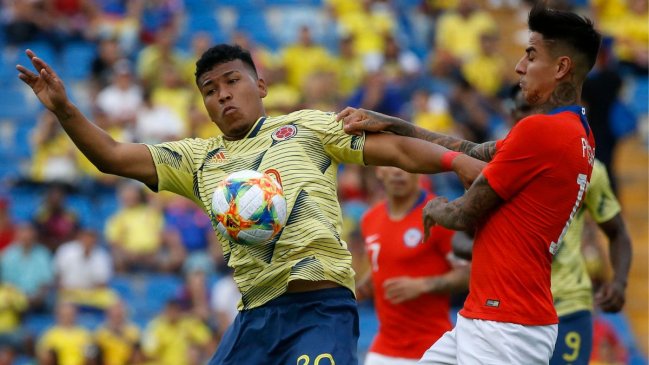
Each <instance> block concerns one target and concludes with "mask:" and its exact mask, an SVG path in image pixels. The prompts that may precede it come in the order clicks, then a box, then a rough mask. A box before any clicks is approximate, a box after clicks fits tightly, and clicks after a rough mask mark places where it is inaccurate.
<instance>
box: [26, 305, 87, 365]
mask: <svg viewBox="0 0 649 365" xmlns="http://www.w3.org/2000/svg"><path fill="white" fill-rule="evenodd" d="M91 346H92V335H91V334H90V332H88V330H86V329H85V328H83V327H81V326H80V325H78V324H77V308H76V307H75V306H74V305H73V304H71V303H66V302H59V304H58V305H57V307H56V324H55V325H54V326H52V327H51V328H49V329H48V330H47V331H45V333H43V335H42V336H41V338H40V340H39V342H38V345H37V349H36V351H37V356H38V359H39V364H43V365H54V364H57V365H84V364H85V361H86V360H87V355H86V353H87V351H88V349H89V348H91Z"/></svg>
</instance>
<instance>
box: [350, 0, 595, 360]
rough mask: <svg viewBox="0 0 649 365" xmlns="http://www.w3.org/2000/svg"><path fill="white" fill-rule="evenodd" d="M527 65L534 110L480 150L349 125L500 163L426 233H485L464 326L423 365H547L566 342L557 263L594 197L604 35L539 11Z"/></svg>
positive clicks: (439, 202)
mask: <svg viewBox="0 0 649 365" xmlns="http://www.w3.org/2000/svg"><path fill="white" fill-rule="evenodd" d="M528 26H529V29H530V35H529V40H528V47H527V49H526V52H525V53H526V54H525V56H523V57H522V58H521V60H520V61H519V62H518V64H517V65H516V72H517V73H518V74H519V75H520V85H521V88H522V90H523V95H524V97H525V100H526V101H527V102H528V104H530V106H531V107H532V108H533V113H535V114H537V115H533V116H530V117H528V118H525V119H523V120H522V121H520V122H519V123H518V124H516V126H514V128H512V130H511V131H510V133H509V135H508V136H507V137H506V138H505V139H503V140H501V141H498V142H489V143H485V144H481V145H476V144H474V143H471V142H468V141H463V140H459V139H456V138H452V137H449V136H444V135H440V134H437V133H430V132H426V131H422V130H421V129H418V128H416V127H414V126H412V125H408V124H407V123H406V122H403V121H398V120H395V119H394V118H389V117H386V116H381V115H377V114H375V113H372V112H367V111H364V110H351V109H350V110H345V111H343V112H341V113H340V114H339V119H342V120H343V121H344V122H345V124H346V128H345V130H346V131H347V132H348V133H356V132H358V131H359V130H368V131H379V130H389V131H392V132H395V133H397V134H403V135H410V136H415V137H419V138H423V139H426V140H429V141H433V142H436V143H439V144H441V145H444V146H446V147H447V148H451V149H454V150H456V151H462V152H465V153H467V154H470V155H472V156H474V157H478V158H480V159H483V160H485V161H490V163H489V164H488V165H487V167H486V168H485V169H484V170H483V173H482V174H481V175H480V176H479V177H478V179H477V180H476V181H475V182H474V183H473V185H472V186H471V188H470V189H469V190H468V191H467V193H466V194H465V195H464V196H462V197H461V198H459V199H456V200H454V201H452V202H448V201H447V200H446V199H444V198H441V197H440V198H436V199H433V200H432V201H431V202H430V203H429V204H428V205H427V206H426V208H425V209H424V213H425V223H427V225H428V224H439V225H441V226H444V227H447V228H452V229H456V230H475V232H476V236H475V245H474V248H473V261H472V269H471V279H470V284H469V296H468V298H467V300H466V302H465V305H464V308H463V309H462V311H460V313H459V314H460V315H459V316H458V322H457V325H456V327H455V328H454V329H453V331H451V332H447V333H446V334H445V335H444V336H443V337H442V338H441V339H440V340H439V341H437V342H436V343H435V344H434V345H433V346H432V347H431V348H430V349H429V350H428V351H427V352H426V353H425V354H424V356H423V357H422V360H421V361H420V363H421V364H472V365H473V364H485V363H489V364H493V363H496V364H530V365H531V364H547V363H548V362H549V360H550V357H551V356H552V352H553V350H554V345H555V340H556V337H557V322H558V320H557V315H556V312H555V310H554V306H553V302H552V293H551V291H550V267H551V263H552V256H553V255H554V254H555V253H556V252H557V250H558V242H560V241H561V237H562V236H563V234H564V233H565V231H566V228H567V226H568V224H569V223H570V220H571V218H572V217H573V216H574V214H575V213H576V211H577V209H578V208H579V206H580V204H581V200H582V198H583V196H584V191H585V189H586V186H587V184H588V180H589V178H590V174H591V171H592V166H593V162H594V157H595V156H594V148H595V145H594V139H593V135H592V132H591V130H590V127H589V126H588V123H587V122H586V118H585V110H584V109H583V108H582V107H580V106H579V103H580V95H581V88H582V85H583V81H584V79H585V77H586V75H587V73H588V72H589V71H590V69H591V68H592V67H593V65H594V63H595V59H596V56H597V51H598V49H599V45H600V40H601V36H600V35H599V33H597V31H595V30H594V28H593V23H592V22H591V21H590V20H588V19H586V18H582V17H580V16H578V15H576V14H574V13H570V12H564V11H556V10H551V9H546V8H545V5H544V4H543V3H542V2H539V3H537V5H536V6H535V7H534V8H533V9H532V10H531V11H530V14H529V19H528Z"/></svg>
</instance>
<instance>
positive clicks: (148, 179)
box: [16, 50, 158, 186]
mask: <svg viewBox="0 0 649 365" xmlns="http://www.w3.org/2000/svg"><path fill="white" fill-rule="evenodd" d="M26 53H27V56H28V57H29V59H30V61H31V63H32V65H33V66H34V68H35V69H36V71H37V73H34V72H32V71H30V70H28V69H27V68H26V67H24V66H21V65H18V66H17V67H16V69H17V70H18V71H19V72H20V74H19V75H18V77H19V78H20V79H21V80H22V81H23V82H24V83H25V84H27V85H29V87H31V88H32V90H33V91H34V94H35V95H36V96H37V97H38V99H39V100H40V102H41V103H42V104H43V105H44V106H45V107H46V108H47V109H49V110H51V111H52V112H53V113H54V115H56V117H57V118H58V120H59V122H60V123H61V126H62V127H63V129H64V130H65V132H66V133H67V134H68V136H70V139H72V141H73V142H74V144H75V145H76V146H77V147H78V148H79V150H81V152H83V154H84V155H85V156H86V157H87V158H88V159H89V160H90V162H92V163H93V164H94V165H95V166H96V167H97V168H98V169H99V170H100V171H102V172H104V173H108V174H114V175H120V176H124V177H128V178H133V179H136V180H140V181H142V182H143V183H145V184H147V185H148V186H157V185H158V176H157V174H156V168H155V165H154V163H153V158H152V157H151V153H150V152H149V150H148V148H147V147H146V146H145V145H143V144H136V143H120V142H117V141H115V140H114V139H113V138H112V137H111V136H109V135H108V134H107V133H106V132H104V131H103V130H101V129H100V128H99V127H97V126H96V125H94V124H93V123H91V122H90V121H89V120H88V119H87V118H86V117H85V116H84V115H83V114H82V113H81V112H80V111H79V109H77V107H76V106H75V105H74V104H72V102H70V100H69V99H68V96H67V94H66V91H65V86H64V84H63V81H62V80H61V79H60V78H59V76H58V75H57V74H56V72H54V70H53V69H52V68H51V67H50V66H49V65H48V64H47V63H45V61H43V60H42V59H40V58H38V57H36V55H35V54H34V52H32V51H30V50H27V52H26Z"/></svg>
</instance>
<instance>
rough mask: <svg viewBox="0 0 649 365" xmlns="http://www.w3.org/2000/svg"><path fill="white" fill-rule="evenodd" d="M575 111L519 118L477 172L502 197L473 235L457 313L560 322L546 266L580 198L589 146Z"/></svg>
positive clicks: (512, 320)
mask: <svg viewBox="0 0 649 365" xmlns="http://www.w3.org/2000/svg"><path fill="white" fill-rule="evenodd" d="M585 113H586V111H585V109H583V108H581V107H578V106H571V107H565V108H559V109H556V110H554V111H553V112H551V113H550V114H544V115H533V116H529V117H527V118H525V119H523V120H521V121H520V122H519V123H518V124H516V125H515V126H514V128H512V130H511V131H510V133H509V134H508V135H507V137H506V138H505V139H503V140H501V141H498V143H497V153H496V155H495V157H494V159H493V160H492V161H491V162H490V163H489V164H488V165H487V166H486V167H485V169H484V170H483V175H484V176H485V177H486V178H487V181H488V182H489V185H490V186H491V187H492V188H493V190H494V191H495V192H496V193H497V194H498V195H499V196H500V197H501V198H502V199H503V200H504V202H503V203H502V204H501V205H500V206H498V207H497V208H496V209H495V210H494V211H492V212H491V213H490V214H489V215H488V216H487V217H486V218H485V219H484V220H483V221H482V222H481V224H480V226H479V227H478V229H477V232H476V239H475V244H474V247H473V262H472V266H471V281H470V284H469V296H468V298H467V300H466V302H465V305H464V309H462V311H461V312H460V314H461V315H463V316H464V317H467V318H472V319H483V320H491V321H499V322H510V323H517V324H522V325H532V326H535V325H550V324H555V323H557V322H558V320H557V314H556V311H555V309H554V305H553V302H552V293H551V289H550V286H551V284H550V267H551V264H552V257H553V255H554V254H556V253H557V251H558V250H559V247H560V244H559V243H560V242H561V241H562V238H563V236H564V235H565V233H566V231H567V227H568V225H569V223H570V220H571V219H572V218H573V217H574V216H575V214H576V213H577V211H578V210H579V207H580V205H581V202H582V199H583V198H584V195H585V192H586V187H587V184H588V180H589V179H590V175H591V171H592V168H593V162H594V159H595V157H594V154H595V148H594V145H595V142H594V139H593V134H592V132H591V130H590V127H589V126H588V123H587V121H586V117H585Z"/></svg>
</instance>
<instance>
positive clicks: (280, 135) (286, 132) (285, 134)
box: [272, 124, 297, 142]
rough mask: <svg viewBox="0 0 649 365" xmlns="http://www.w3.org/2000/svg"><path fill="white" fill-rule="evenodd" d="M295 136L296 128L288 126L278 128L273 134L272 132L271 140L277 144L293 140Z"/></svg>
mask: <svg viewBox="0 0 649 365" xmlns="http://www.w3.org/2000/svg"><path fill="white" fill-rule="evenodd" d="M296 134H297V127H296V126H294V125H292V124H289V125H285V126H283V127H280V128H279V129H277V130H276V131H275V132H273V135H272V137H273V139H274V140H276V141H277V142H281V141H286V140H287V139H291V138H293V136H295V135H296Z"/></svg>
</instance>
